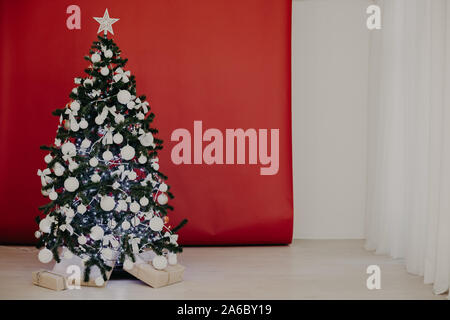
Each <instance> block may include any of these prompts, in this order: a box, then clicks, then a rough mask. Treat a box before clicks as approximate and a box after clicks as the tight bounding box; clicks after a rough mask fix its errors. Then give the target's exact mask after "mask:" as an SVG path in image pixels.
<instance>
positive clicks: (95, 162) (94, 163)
mask: <svg viewBox="0 0 450 320" xmlns="http://www.w3.org/2000/svg"><path fill="white" fill-rule="evenodd" d="M89 165H90V166H91V167H96V166H98V159H97V158H91V159H90V160H89Z"/></svg>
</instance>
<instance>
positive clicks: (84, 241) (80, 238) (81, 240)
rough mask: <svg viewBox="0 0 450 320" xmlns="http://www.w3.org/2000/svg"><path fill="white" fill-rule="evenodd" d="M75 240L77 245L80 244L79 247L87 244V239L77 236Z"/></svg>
mask: <svg viewBox="0 0 450 320" xmlns="http://www.w3.org/2000/svg"><path fill="white" fill-rule="evenodd" d="M77 240H78V243H79V244H81V245H84V244H86V242H87V239H86V237H85V236H79V237H78V238H77Z"/></svg>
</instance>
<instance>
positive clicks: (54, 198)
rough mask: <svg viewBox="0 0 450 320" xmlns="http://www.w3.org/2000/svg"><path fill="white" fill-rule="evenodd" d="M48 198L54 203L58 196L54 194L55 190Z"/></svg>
mask: <svg viewBox="0 0 450 320" xmlns="http://www.w3.org/2000/svg"><path fill="white" fill-rule="evenodd" d="M48 198H49V199H50V200H52V201H55V200H56V199H58V194H57V193H56V191H55V190H52V191H51V192H50V193H49V194H48Z"/></svg>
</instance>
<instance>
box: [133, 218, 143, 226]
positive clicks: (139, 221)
mask: <svg viewBox="0 0 450 320" xmlns="http://www.w3.org/2000/svg"><path fill="white" fill-rule="evenodd" d="M140 223H141V219H139V218H138V217H134V218H133V219H131V224H132V225H133V227H136V226H137V225H139V224H140Z"/></svg>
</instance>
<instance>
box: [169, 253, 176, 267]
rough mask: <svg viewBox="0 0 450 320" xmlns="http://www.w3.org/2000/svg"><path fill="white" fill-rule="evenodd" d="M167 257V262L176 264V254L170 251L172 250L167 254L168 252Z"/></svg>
mask: <svg viewBox="0 0 450 320" xmlns="http://www.w3.org/2000/svg"><path fill="white" fill-rule="evenodd" d="M167 258H168V259H167V260H169V264H171V265H175V264H177V262H178V261H177V254H176V253H172V252H170V253H169V254H168V257H167Z"/></svg>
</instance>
